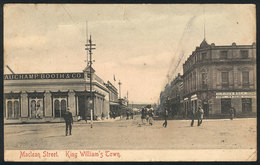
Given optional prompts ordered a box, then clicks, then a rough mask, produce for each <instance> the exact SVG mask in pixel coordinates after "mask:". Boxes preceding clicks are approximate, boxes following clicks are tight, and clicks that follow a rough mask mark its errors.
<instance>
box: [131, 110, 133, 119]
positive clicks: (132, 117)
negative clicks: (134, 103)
mask: <svg viewBox="0 0 260 165" xmlns="http://www.w3.org/2000/svg"><path fill="white" fill-rule="evenodd" d="M131 119H134V112H133V111H132V112H131Z"/></svg>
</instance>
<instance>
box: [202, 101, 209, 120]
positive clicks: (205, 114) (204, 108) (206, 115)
mask: <svg viewBox="0 0 260 165" xmlns="http://www.w3.org/2000/svg"><path fill="white" fill-rule="evenodd" d="M202 109H203V110H204V116H205V117H209V104H208V102H203V104H202Z"/></svg>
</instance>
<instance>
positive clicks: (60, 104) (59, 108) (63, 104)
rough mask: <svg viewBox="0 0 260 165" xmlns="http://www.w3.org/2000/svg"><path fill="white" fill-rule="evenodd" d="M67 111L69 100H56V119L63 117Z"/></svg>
mask: <svg viewBox="0 0 260 165" xmlns="http://www.w3.org/2000/svg"><path fill="white" fill-rule="evenodd" d="M66 109H67V100H66V99H65V98H63V99H62V98H55V101H54V112H55V114H54V115H55V117H63V115H64V113H65V111H66Z"/></svg>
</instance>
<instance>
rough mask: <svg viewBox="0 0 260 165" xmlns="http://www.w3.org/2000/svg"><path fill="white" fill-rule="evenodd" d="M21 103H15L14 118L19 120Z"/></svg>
mask: <svg viewBox="0 0 260 165" xmlns="http://www.w3.org/2000/svg"><path fill="white" fill-rule="evenodd" d="M19 109H20V106H19V102H18V101H14V118H19Z"/></svg>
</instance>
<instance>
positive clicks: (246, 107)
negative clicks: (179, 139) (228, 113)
mask: <svg viewBox="0 0 260 165" xmlns="http://www.w3.org/2000/svg"><path fill="white" fill-rule="evenodd" d="M242 112H243V113H248V112H252V99H251V98H243V99H242Z"/></svg>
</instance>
